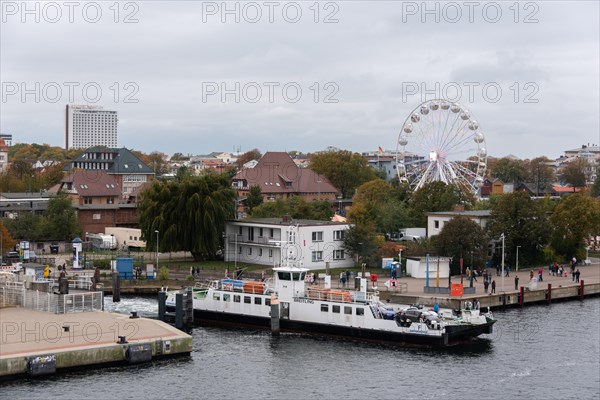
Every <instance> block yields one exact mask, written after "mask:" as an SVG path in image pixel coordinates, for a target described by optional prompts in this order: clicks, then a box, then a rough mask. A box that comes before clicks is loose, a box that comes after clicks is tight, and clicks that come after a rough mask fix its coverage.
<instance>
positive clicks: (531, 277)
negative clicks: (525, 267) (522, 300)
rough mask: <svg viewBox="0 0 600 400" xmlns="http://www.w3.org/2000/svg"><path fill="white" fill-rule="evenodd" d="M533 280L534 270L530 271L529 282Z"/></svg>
mask: <svg viewBox="0 0 600 400" xmlns="http://www.w3.org/2000/svg"><path fill="white" fill-rule="evenodd" d="M532 279H533V270H531V271H529V280H532Z"/></svg>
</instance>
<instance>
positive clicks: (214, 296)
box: [213, 293, 221, 300]
mask: <svg viewBox="0 0 600 400" xmlns="http://www.w3.org/2000/svg"><path fill="white" fill-rule="evenodd" d="M213 300H221V295H220V294H219V293H213Z"/></svg>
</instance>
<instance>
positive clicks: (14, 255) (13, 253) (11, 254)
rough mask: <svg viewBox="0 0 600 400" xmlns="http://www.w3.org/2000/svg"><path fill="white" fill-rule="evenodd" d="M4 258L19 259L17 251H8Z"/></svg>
mask: <svg viewBox="0 0 600 400" xmlns="http://www.w3.org/2000/svg"><path fill="white" fill-rule="evenodd" d="M5 257H6V258H19V252H18V251H9V252H8V253H6V255H5Z"/></svg>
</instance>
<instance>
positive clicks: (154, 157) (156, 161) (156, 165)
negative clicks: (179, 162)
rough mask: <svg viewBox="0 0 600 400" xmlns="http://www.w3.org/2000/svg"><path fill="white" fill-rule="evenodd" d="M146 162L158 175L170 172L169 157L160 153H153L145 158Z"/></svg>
mask: <svg viewBox="0 0 600 400" xmlns="http://www.w3.org/2000/svg"><path fill="white" fill-rule="evenodd" d="M144 162H145V163H146V165H148V167H150V168H152V170H154V172H155V173H156V174H159V175H162V174H166V173H167V172H169V162H168V161H167V155H166V154H165V153H161V152H159V151H153V152H152V153H150V154H148V155H147V156H146V157H145V160H144Z"/></svg>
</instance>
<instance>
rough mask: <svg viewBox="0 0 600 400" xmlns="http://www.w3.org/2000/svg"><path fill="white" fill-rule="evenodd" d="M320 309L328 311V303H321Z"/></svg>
mask: <svg viewBox="0 0 600 400" xmlns="http://www.w3.org/2000/svg"><path fill="white" fill-rule="evenodd" d="M321 311H322V312H328V311H329V305H328V304H321Z"/></svg>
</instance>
